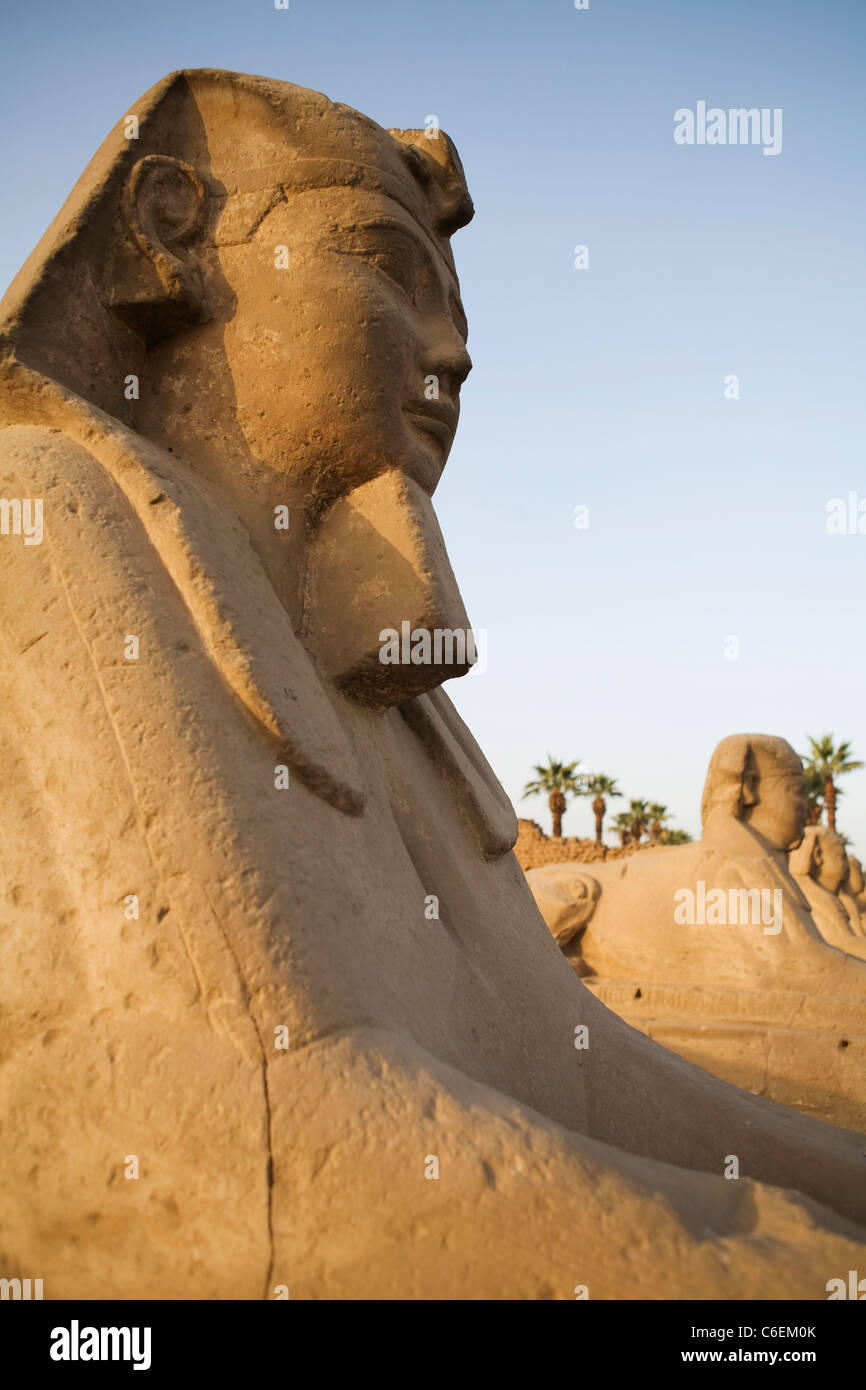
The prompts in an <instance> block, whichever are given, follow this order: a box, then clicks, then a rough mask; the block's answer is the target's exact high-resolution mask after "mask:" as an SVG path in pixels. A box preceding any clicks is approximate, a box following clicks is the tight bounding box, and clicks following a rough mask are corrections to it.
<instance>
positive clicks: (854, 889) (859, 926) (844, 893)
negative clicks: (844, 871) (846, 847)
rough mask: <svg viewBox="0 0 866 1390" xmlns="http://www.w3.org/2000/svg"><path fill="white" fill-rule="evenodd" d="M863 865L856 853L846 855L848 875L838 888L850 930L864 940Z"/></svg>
mask: <svg viewBox="0 0 866 1390" xmlns="http://www.w3.org/2000/svg"><path fill="white" fill-rule="evenodd" d="M863 890H864V883H863V865H862V864H861V863H860V860H859V859H858V858H857V857H856V855H853V854H849V855H848V877H847V879H846V880H845V882H844V883H843V884H842V887H841V888H840V890H839V896H840V897H841V899H842V902H843V903H844V905H845V910H846V911H847V913H848V920H849V922H850V924H851V930H852V931H853V933H854V935H855V936H858V937H860V939H861V940H863V941H866V894H864V891H863Z"/></svg>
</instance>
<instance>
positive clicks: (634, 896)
mask: <svg viewBox="0 0 866 1390" xmlns="http://www.w3.org/2000/svg"><path fill="white" fill-rule="evenodd" d="M802 780H803V779H802V770H801V764H800V760H799V759H798V757H797V754H796V753H795V752H794V750H793V749H792V748H791V747H790V745H789V744H788V743H786V742H785V740H784V739H780V738H773V737H770V736H768V735H764V734H742V735H739V734H738V735H733V736H731V737H729V738H726V739H723V740H722V742H721V743H720V744H719V745H718V747H717V748H716V750H715V752H714V753H713V756H712V759H711V761H710V766H709V770H708V773H707V778H706V783H705V786H704V792H703V797H702V804H701V819H702V824H703V832H704V833H703V838H702V839H701V840H700V841H698V842H696V843H692V844H688V845H683V846H677V847H672V848H669V849H660V850H658V851H656V852H654V853H652V854H642V855H635V856H633V857H631V858H626V859H620V860H614V861H611V862H610V863H603V864H593V865H592V870H591V874H592V877H593V878H594V879H595V881H596V884H597V892H596V893H595V894H594V898H595V903H594V907H593V911H592V915H591V917H589V918H588V919H587V922H586V926H585V928H584V930H583V931H582V932H581V933H580V934H578V933H575V934H573V935H572V936H571V938H570V939H569V941H568V942H567V943H566V944H565V945H564V947H563V949H564V952H565V954H566V956H568V957H569V958H570V960H571V963H572V965H573V967H574V968H575V970H576V971H577V973H579V974H580V975H582V976H583V977H584V978H585V979H586V981H587V983H589V984H590V986H591V987H592V989H593V990H594V992H595V993H596V994H597V996H598V997H599V998H601V999H603V1000H604V1001H605V1002H607V1003H608V1004H609V1005H611V1007H615V1008H617V1009H618V1010H619V1011H620V1012H621V1013H622V1014H623V1016H624V1017H627V1018H628V1020H629V1021H630V1022H631V1023H633V1024H635V1025H636V1026H638V1027H644V1028H646V1030H647V1031H648V1032H649V1033H650V1035H651V1036H653V1037H656V1038H658V1039H660V1040H662V1041H664V1042H665V1043H666V1045H668V1046H671V1047H676V1049H677V1050H678V1051H680V1052H682V1053H683V1055H685V1056H687V1057H689V1058H691V1059H692V1060H696V1061H700V1062H701V1063H702V1064H703V1065H705V1066H707V1067H708V1068H710V1069H711V1070H713V1071H715V1072H716V1073H717V1074H718V1075H720V1076H724V1077H725V1078H726V1079H729V1080H733V1081H736V1082H737V1084H740V1085H744V1086H748V1087H749V1088H750V1089H754V1090H756V1091H759V1092H760V1093H762V1094H765V1095H769V1096H772V1097H773V1098H774V1099H777V1100H782V1101H784V1102H785V1103H789V1104H797V1105H799V1106H801V1107H802V1108H804V1109H806V1110H807V1111H809V1112H810V1113H813V1114H815V1115H817V1116H819V1117H820V1118H822V1119H829V1120H832V1121H834V1122H835V1123H838V1124H845V1125H849V1126H852V1127H855V1128H861V1127H863V1126H864V1125H866V1103H864V1097H866V1066H864V1062H863V1060H862V1058H863V1049H862V1047H861V1046H859V1045H852V1043H855V1042H856V1040H859V1039H862V1038H864V1034H866V962H864V960H863V959H856V958H855V956H857V955H858V954H861V955H862V953H861V951H860V945H859V943H858V942H857V940H856V938H855V937H854V935H853V933H851V932H850V931H847V932H843V930H842V928H843V925H844V924H843V922H842V918H841V916H840V915H839V914H840V913H841V911H842V909H841V904H839V902H838V899H834V900H833V901H834V903H835V906H834V908H833V911H834V913H835V917H834V918H833V920H834V922H835V923H836V927H835V932H834V933H833V941H832V943H831V942H830V941H829V939H828V938H827V937H825V935H824V934H822V929H821V924H820V923H817V922H816V921H815V918H814V917H813V915H812V901H813V899H814V896H815V894H817V892H818V885H816V884H815V882H814V880H813V879H811V878H810V879H809V884H808V886H809V890H810V893H812V897H811V898H810V897H808V896H807V895H806V892H805V891H804V889H805V887H806V884H805V882H804V880H803V879H802V878H801V877H795V876H794V875H793V874H792V873H791V871H790V870H789V865H788V861H787V855H788V853H789V851H794V850H797V847H798V846H800V845H801V844H802V843H803V836H804V828H805V800H804V797H803V787H802ZM813 838H814V837H813ZM839 850H840V851H842V846H841V841H840V842H839ZM842 852H843V851H842ZM797 853H798V854H799V850H797ZM796 862H797V863H798V864H799V862H800V861H799V860H797V861H796ZM565 867H566V866H560V865H557V866H555V868H556V869H558V870H561V869H563V868H565ZM807 877H808V875H807ZM530 885H531V887H532V891H533V893H534V895H535V898H536V902H537V903H538V905H539V908H540V910H541V912H542V915H543V916H544V918H545V921H547V922H548V925H549V926H550V924H551V920H552V914H553V913H554V912H555V911H558V912H560V913H561V912H562V911H563V910H564V909H563V907H562V905H561V904H560V903H559V895H561V892H562V888H561V884H559V883H556V882H555V881H554V877H553V875H551V871H550V869H549V868H544V869H538V870H535V871H534V872H533V874H532V875H531V876H530ZM820 891H821V893H824V892H825V890H824V889H821V890H820ZM586 892H587V890H586V889H585V888H584V890H583V891H582V894H581V898H580V901H581V903H582V902H584V901H585V900H586ZM822 901H824V899H822ZM827 920H829V916H828V918H827ZM843 941H844V943H845V950H842V949H839V946H840V943H842V942H843ZM849 948H850V954H849Z"/></svg>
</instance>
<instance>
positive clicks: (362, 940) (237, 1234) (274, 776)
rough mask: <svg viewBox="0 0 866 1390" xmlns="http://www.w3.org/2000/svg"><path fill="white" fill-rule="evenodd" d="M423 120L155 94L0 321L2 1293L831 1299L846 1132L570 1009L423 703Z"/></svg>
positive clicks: (456, 304) (430, 156) (499, 842)
mask: <svg viewBox="0 0 866 1390" xmlns="http://www.w3.org/2000/svg"><path fill="white" fill-rule="evenodd" d="M428 136H431V132H429V131H428V132H421V131H399V130H395V131H387V130H384V129H382V128H381V127H380V126H378V125H376V124H375V123H374V122H373V121H370V120H368V119H366V118H365V117H364V116H361V115H359V114H358V113H357V112H355V111H352V110H350V109H349V108H347V107H345V106H341V105H338V104H335V103H332V102H331V101H329V100H328V99H327V98H325V97H323V96H321V95H319V94H318V93H315V92H310V91H307V90H305V89H302V88H298V87H295V86H292V85H290V84H288V83H283V82H271V81H267V80H265V79H262V78H254V77H246V76H241V75H238V74H232V73H225V72H213V71H209V70H203V71H193V72H187V73H176V74H173V75H172V76H171V77H168V78H166V79H165V80H164V81H163V82H161V83H160V84H158V86H156V87H154V88H153V89H152V90H151V91H150V92H148V93H147V94H146V95H145V96H144V97H143V98H142V99H141V100H140V101H139V102H138V103H137V104H136V105H135V106H134V107H133V108H132V110H131V111H130V113H129V114H128V116H127V117H126V119H125V120H123V121H121V122H120V123H119V124H118V126H117V127H116V128H115V130H114V131H113V132H112V133H111V134H110V135H109V137H108V139H107V140H106V142H105V144H104V145H103V146H102V148H101V149H100V150H99V152H98V153H97V154H96V156H95V157H94V159H93V161H92V162H91V164H90V165H89V167H88V168H87V170H86V171H85V173H84V175H83V177H82V179H81V181H80V182H79V184H78V185H77V186H76V188H75V189H74V190H73V192H72V194H71V195H70V198H69V200H68V202H67V204H66V206H65V207H64V209H63V210H62V211H61V213H60V214H59V216H58V218H57V219H56V221H55V223H54V224H53V226H52V227H51V229H50V230H49V232H48V233H47V234H46V236H45V238H44V239H43V241H42V242H41V243H40V244H39V246H38V247H37V248H36V250H35V252H34V253H33V255H32V256H31V258H30V260H29V261H28V262H27V264H26V266H25V267H24V269H23V270H22V272H21V273H20V275H19V276H18V278H17V279H16V281H15V282H14V283H13V285H12V287H11V289H10V290H9V292H8V294H7V296H6V298H5V299H4V300H3V302H2V306H0V469H2V490H3V495H4V497H5V499H6V501H7V502H8V503H9V504H10V506H9V508H8V512H9V515H10V516H12V517H13V519H14V518H15V517H16V516H17V517H18V518H19V519H20V521H21V525H20V527H19V529H18V532H17V533H16V532H15V530H14V528H13V530H11V531H10V532H9V533H8V534H4V535H3V536H2V537H0V547H2V560H3V563H2V566H0V610H2V623H0V630H2V633H3V641H4V650H3V661H2V666H0V669H2V690H0V695H2V699H0V738H2V748H3V759H4V774H5V776H4V795H3V798H2V831H3V844H4V856H3V859H4V869H3V872H4V875H5V886H4V893H5V899H4V925H3V932H2V936H0V942H2V953H3V954H2V964H3V969H2V973H0V1009H2V1012H3V1017H4V1028H5V1032H4V1050H3V1065H2V1068H0V1119H2V1129H0V1158H2V1166H3V1173H4V1182H3V1185H2V1190H0V1228H2V1231H3V1241H2V1260H3V1261H4V1262H5V1266H6V1267H4V1268H2V1269H0V1275H2V1276H4V1277H15V1276H28V1275H33V1274H38V1275H44V1276H45V1277H44V1287H45V1297H46V1298H57V1297H67V1298H75V1299H89V1298H100V1297H110V1298H219V1299H236V1298H255V1299H258V1298H273V1297H284V1296H288V1295H290V1296H291V1297H292V1298H293V1299H294V1298H305V1297H316V1298H319V1297H329V1298H352V1299H356V1298H390V1297H399V1298H462V1297H471V1298H485V1297H488V1298H524V1297H528V1298H568V1299H571V1298H573V1297H574V1290H575V1286H576V1285H582V1286H585V1287H587V1288H588V1290H589V1293H590V1296H591V1297H592V1298H610V1297H618V1296H623V1295H627V1296H628V1297H633V1298H642V1297H653V1298H660V1297H661V1298H664V1297H683V1296H686V1297H689V1298H692V1297H696V1296H705V1297H729V1298H737V1299H744V1298H745V1299H747V1298H752V1297H773V1298H775V1297H778V1296H779V1294H780V1292H782V1293H784V1294H785V1295H786V1296H789V1297H791V1298H824V1297H825V1296H826V1294H825V1281H826V1279H827V1277H828V1273H831V1272H833V1271H835V1270H837V1269H840V1270H842V1269H848V1268H849V1267H850V1268H856V1267H858V1264H859V1265H862V1263H863V1259H864V1257H866V1247H864V1240H866V1182H864V1176H866V1155H864V1144H863V1140H862V1138H860V1137H858V1136H857V1135H855V1134H851V1133H845V1132H842V1131H839V1130H836V1129H832V1128H830V1127H827V1126H825V1125H822V1124H819V1123H817V1122H816V1121H814V1120H812V1119H809V1118H807V1117H804V1116H801V1115H797V1114H795V1113H793V1112H790V1111H787V1110H784V1109H783V1108H781V1107H778V1106H774V1105H771V1104H768V1103H766V1102H764V1101H761V1100H759V1099H756V1098H755V1097H753V1096H749V1095H746V1094H743V1093H742V1092H740V1091H738V1090H737V1089H735V1088H734V1087H731V1086H728V1085H726V1084H725V1083H723V1082H721V1081H719V1080H717V1079H716V1078H713V1077H710V1076H708V1075H707V1074H706V1073H705V1072H704V1071H702V1070H701V1069H700V1068H697V1067H692V1066H689V1065H688V1064H686V1063H684V1062H683V1061H682V1060H681V1059H680V1058H678V1057H675V1056H674V1055H672V1054H671V1053H669V1052H667V1051H665V1050H664V1049H662V1048H659V1047H657V1046H655V1045H654V1044H653V1043H652V1042H650V1041H649V1040H647V1039H646V1038H644V1037H642V1036H640V1035H639V1034H638V1033H636V1032H634V1031H633V1030H632V1029H630V1028H628V1027H626V1026H625V1025H624V1024H623V1023H622V1022H621V1021H620V1020H619V1019H618V1018H617V1017H616V1016H615V1015H613V1014H612V1013H610V1012H609V1011H608V1010H607V1009H605V1008H604V1007H603V1006H602V1004H600V1003H599V1002H598V1001H597V1000H596V999H594V998H593V996H592V994H591V993H590V992H589V991H587V990H586V989H585V988H584V986H583V985H582V984H581V983H580V981H579V980H578V979H577V978H576V977H575V974H574V972H573V970H571V969H570V968H569V966H568V964H567V963H566V961H565V960H564V959H563V957H562V955H561V953H560V952H559V950H558V949H557V948H556V946H555V944H554V942H553V940H552V939H551V938H550V936H549V934H548V932H547V931H546V930H545V928H544V925H543V923H542V921H541V919H540V917H539V915H538V913H537V911H536V909H535V906H534V903H533V900H532V897H531V894H530V892H529V889H528V887H527V885H526V882H525V880H524V878H523V875H522V874H521V872H520V870H519V868H518V865H517V863H516V860H515V859H514V856H513V855H512V854H511V846H512V845H513V843H514V840H515V836H516V825H515V819H514V815H513V812H512V810H511V807H510V805H509V804H508V802H507V800H506V798H505V796H504V794H503V792H502V791H501V789H500V787H499V786H498V784H497V782H496V780H495V778H494V776H493V774H492V773H491V771H490V769H489V767H488V765H487V763H486V762H485V760H484V758H483V756H482V754H481V752H480V750H479V749H478V747H477V745H476V744H475V742H474V741H473V739H472V737H471V735H470V734H469V732H468V730H467V729H466V728H465V726H464V725H463V724H462V722H461V721H460V719H459V718H458V717H457V715H456V713H455V712H454V710H453V707H452V706H451V704H450V702H449V701H448V699H447V697H446V696H445V694H444V693H443V691H442V688H441V687H442V682H443V680H444V679H446V678H447V677H449V676H454V675H459V674H461V673H463V672H464V671H465V670H466V669H468V666H469V664H470V662H471V654H470V652H469V650H468V647H467V644H465V643H464V645H463V647H462V648H461V646H460V644H457V645H456V647H455V646H454V644H453V643H452V647H451V651H450V652H449V650H448V648H447V647H445V646H442V645H441V644H440V646H439V647H438V648H437V645H436V641H435V640H432V638H435V634H436V633H437V632H439V630H440V629H441V630H442V631H443V632H444V631H447V632H449V633H450V634H451V637H452V638H453V635H454V633H455V632H459V631H461V630H463V629H465V628H466V627H467V619H466V615H465V612H464V610H463V606H462V603H461V600H460V596H459V593H458V590H457V587H456V583H455V581H454V577H453V575H452V572H451V569H450V566H449V563H448V558H447V555H446V552H445V547H444V542H443V540H442V536H441V533H440V531H439V527H438V524H437V521H436V517H435V514H434V512H433V507H432V502H431V496H432V493H433V491H434V489H435V486H436V484H437V482H438V479H439V476H440V474H441V471H442V468H443V466H444V463H445V459H446V457H447V454H448V451H449V447H450V444H451V440H452V437H453V433H454V429H455V426H456V423H457V414H458V396H459V389H460V386H461V383H462V382H463V380H464V378H465V376H466V374H467V372H468V370H469V365H470V364H469V358H468V356H467V351H466V343H465V334H466V325H465V321H464V317H463V310H462V307H461V303H460V295H459V288H458V284H457V279H456V276H455V273H454V265H453V260H452V256H451V251H450V246H449V238H450V236H451V234H452V233H453V232H454V231H455V230H456V229H457V228H459V227H461V226H463V225H464V224H465V223H466V222H468V220H469V218H470V217H471V215H472V205H471V202H470V199H469V194H468V192H467V189H466V183H465V179H464V176H463V172H462V169H461V166H460V162H459V159H458V157H457V154H456V152H455V150H454V147H453V145H452V144H451V142H450V140H449V139H448V138H447V136H445V135H444V133H442V132H432V136H433V137H435V138H428ZM16 500H17V502H18V503H19V509H18V511H17V513H16V511H15V509H14V507H13V506H12V503H13V502H15V501H16ZM37 502H38V504H39V505H38V508H37V505H36V504H37ZM25 503H26V504H27V506H25ZM37 514H38V515H39V516H40V517H41V524H42V525H43V527H44V530H43V532H42V533H41V534H40V535H39V537H38V539H37V536H36V523H35V518H36V517H37ZM25 521H26V523H27V524H26V525H25ZM31 523H32V524H31ZM28 542H32V543H28ZM404 625H406V626H404ZM394 634H398V635H399V640H397V657H396V659H392V658H394V657H395V649H394V645H393V643H394V640H395V638H394ZM418 634H420V636H417V635H418ZM431 634H432V638H431ZM416 637H417V640H416ZM426 639H430V640H426ZM407 640H408V643H409V645H410V651H409V653H408V656H407V653H406V652H405V650H404V646H405V642H406V641H407ZM386 651H387V653H388V659H387V660H383V659H382V657H383V653H385V652H386ZM749 844H751V841H749ZM773 863H774V864H775V860H773ZM780 872H781V870H780ZM795 891H796V890H795ZM803 918H804V923H805V922H808V920H809V919H808V914H807V913H806V911H805V908H804V909H803ZM803 932H804V934H806V935H808V929H807V927H806V926H804V927H803ZM810 939H811V938H810ZM814 944H815V950H816V952H817V951H818V950H819V949H820V950H826V949H827V948H824V947H823V946H822V945H821V943H820V942H819V941H818V940H817V939H816V940H815V943H814ZM774 948H775V943H773V942H772V941H770V939H769V938H768V939H767V945H766V948H765V949H766V950H767V951H768V952H769V951H772V950H773V949H774ZM822 959H823V957H822ZM839 959H840V960H841V959H842V958H841V956H840V957H839ZM834 960H835V956H834ZM836 973H838V975H839V979H840V981H842V980H843V979H844V981H845V982H846V986H847V976H846V975H845V970H844V968H843V967H842V966H841V965H840V966H839V967H838V971H837V972H836ZM831 977H833V978H835V976H834V971H833V970H832V969H830V968H829V967H828V969H827V971H826V981H824V983H826V984H827V985H828V987H829V983H830V980H831ZM822 979H823V977H822ZM852 989H853V985H852ZM731 1153H735V1154H737V1155H738V1157H739V1162H740V1172H741V1181H740V1182H736V1183H733V1182H729V1181H726V1180H725V1179H724V1178H723V1177H722V1173H723V1170H724V1166H725V1163H726V1157H727V1155H729V1154H731ZM636 1230H639V1231H640V1233H641V1239H640V1242H639V1243H637V1244H636V1243H635V1240H634V1232H635V1231H636ZM617 1231H620V1232H621V1239H620V1237H619V1236H618V1235H617V1234H616V1233H617ZM515 1250H518V1251H519V1252H520V1257H519V1259H515V1258H514V1252H515ZM659 1251H663V1252H670V1257H669V1258H668V1257H667V1256H666V1255H662V1256H660V1255H659Z"/></svg>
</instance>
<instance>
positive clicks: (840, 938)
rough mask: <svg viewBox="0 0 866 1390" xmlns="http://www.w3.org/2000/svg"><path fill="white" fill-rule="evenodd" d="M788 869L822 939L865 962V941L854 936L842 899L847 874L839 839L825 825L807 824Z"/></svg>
mask: <svg viewBox="0 0 866 1390" xmlns="http://www.w3.org/2000/svg"><path fill="white" fill-rule="evenodd" d="M788 867H789V868H790V870H791V873H792V874H793V876H794V878H795V879H796V881H797V884H798V885H799V887H800V889H801V891H802V893H803V896H804V897H805V898H806V900H807V902H808V904H809V908H810V911H811V913H812V919H813V921H814V923H815V925H816V927H817V928H818V930H819V932H820V933H821V935H822V936H823V938H824V940H825V941H826V942H828V944H829V945H831V946H837V947H838V948H839V950H840V951H846V952H847V953H848V954H849V955H851V956H858V957H859V958H860V959H861V960H866V941H864V940H863V939H862V937H861V936H860V935H859V933H855V931H854V929H853V927H852V924H851V917H850V916H849V912H848V908H847V906H846V905H845V903H844V902H843V900H842V897H841V892H842V889H843V887H845V885H846V884H847V882H848V876H849V873H850V866H849V861H848V855H847V854H846V852H845V845H844V843H843V841H842V839H841V837H840V836H839V835H837V834H836V832H835V831H834V830H829V829H828V828H827V827H826V826H823V825H807V826H806V830H805V832H804V835H803V842H802V844H801V845H800V846H799V848H797V849H795V850H792V851H791V853H790V854H789V855H788Z"/></svg>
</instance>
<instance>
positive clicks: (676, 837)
mask: <svg viewBox="0 0 866 1390" xmlns="http://www.w3.org/2000/svg"><path fill="white" fill-rule="evenodd" d="M691 842H692V837H691V835H690V834H689V832H688V831H687V830H663V831H662V843H663V844H666V845H690V844H691Z"/></svg>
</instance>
